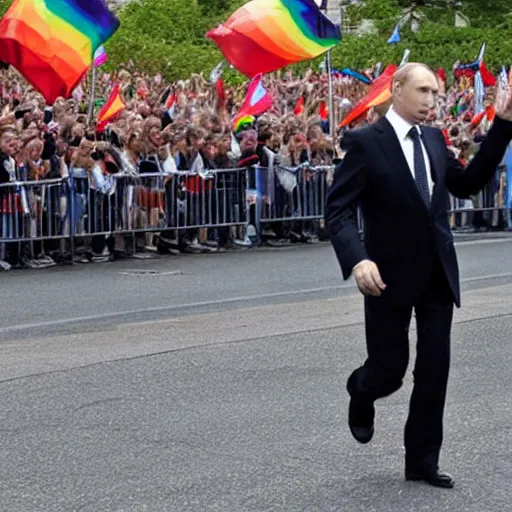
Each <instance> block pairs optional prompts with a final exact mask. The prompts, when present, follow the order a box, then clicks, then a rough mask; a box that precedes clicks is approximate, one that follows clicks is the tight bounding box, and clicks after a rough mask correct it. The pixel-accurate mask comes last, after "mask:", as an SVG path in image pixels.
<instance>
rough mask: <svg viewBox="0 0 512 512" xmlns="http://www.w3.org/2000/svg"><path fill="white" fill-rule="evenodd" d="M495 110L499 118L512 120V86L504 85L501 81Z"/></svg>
mask: <svg viewBox="0 0 512 512" xmlns="http://www.w3.org/2000/svg"><path fill="white" fill-rule="evenodd" d="M494 110H495V112H496V115H497V116H498V117H499V118H501V119H503V120H505V121H512V88H511V87H503V86H502V85H501V82H500V85H499V86H498V93H497V94H496V102H495V104H494Z"/></svg>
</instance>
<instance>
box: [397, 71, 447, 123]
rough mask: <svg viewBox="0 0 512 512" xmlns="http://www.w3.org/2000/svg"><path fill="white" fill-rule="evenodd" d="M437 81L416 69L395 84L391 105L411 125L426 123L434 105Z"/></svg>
mask: <svg viewBox="0 0 512 512" xmlns="http://www.w3.org/2000/svg"><path fill="white" fill-rule="evenodd" d="M437 93H438V84H437V79H436V77H435V75H434V74H433V73H431V72H430V71H429V70H428V69H426V68H423V67H416V68H414V69H412V70H411V71H410V74H409V76H408V78H407V80H405V81H404V82H402V83H400V82H395V84H394V95H393V105H394V107H395V109H396V111H397V112H398V114H400V115H401V116H402V117H403V118H404V119H406V120H407V121H409V122H410V123H411V124H420V123H423V122H425V121H426V119H427V118H428V116H429V115H430V113H431V111H432V109H433V108H434V107H435V105H436V101H437Z"/></svg>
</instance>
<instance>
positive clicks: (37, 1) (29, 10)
mask: <svg viewBox="0 0 512 512" xmlns="http://www.w3.org/2000/svg"><path fill="white" fill-rule="evenodd" d="M118 27H119V20H118V19H117V18H116V17H115V16H114V15H113V14H112V13H111V12H110V11H109V9H108V8H107V5H106V3H105V1H104V0H14V2H13V4H12V5H11V7H10V8H9V10H8V11H7V12H6V14H5V15H4V17H3V18H2V20H1V21H0V59H1V60H3V61H5V62H7V63H9V64H11V65H12V66H14V67H15V68H16V69H18V71H19V72H20V73H21V74H22V75H23V76H24V77H25V78H26V79H27V81H29V82H30V83H31V84H32V85H33V86H34V88H36V89H37V90H38V91H39V92H41V94H42V95H43V96H44V97H45V99H46V101H47V103H49V104H52V103H53V102H54V101H55V100H56V99H57V98H58V97H59V96H63V97H65V98H68V97H70V96H71V93H72V91H73V89H75V87H76V86H77V85H78V84H79V83H80V81H81V80H82V78H83V76H84V75H85V74H86V73H87V70H88V69H89V67H90V65H91V64H92V62H93V58H94V53H95V51H96V50H97V48H98V47H100V46H101V45H102V44H103V43H104V42H105V41H106V40H108V39H109V38H110V37H111V36H112V34H113V33H114V32H115V31H116V30H117V28H118Z"/></svg>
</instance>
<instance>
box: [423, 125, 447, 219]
mask: <svg viewBox="0 0 512 512" xmlns="http://www.w3.org/2000/svg"><path fill="white" fill-rule="evenodd" d="M421 132H422V134H423V144H425V149H426V150H427V154H428V157H429V159H430V167H431V169H432V180H433V181H434V190H433V192H432V205H431V210H432V211H433V212H434V211H435V209H436V206H437V200H438V197H439V194H438V192H439V190H440V184H441V183H443V182H444V166H443V153H442V151H443V148H442V147H440V144H439V142H438V141H437V139H436V136H435V132H434V131H433V130H432V129H430V128H428V127H422V128H421Z"/></svg>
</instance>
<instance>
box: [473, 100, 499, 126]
mask: <svg viewBox="0 0 512 512" xmlns="http://www.w3.org/2000/svg"><path fill="white" fill-rule="evenodd" d="M495 115H496V111H495V110H494V107H493V106H492V105H490V106H489V107H487V108H486V109H485V110H484V111H483V112H480V114H477V115H476V116H474V117H473V119H471V129H473V128H476V127H477V126H478V125H479V124H480V123H481V122H482V119H483V118H484V117H487V119H488V120H489V121H490V122H491V123H492V122H493V121H494V116H495Z"/></svg>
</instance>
